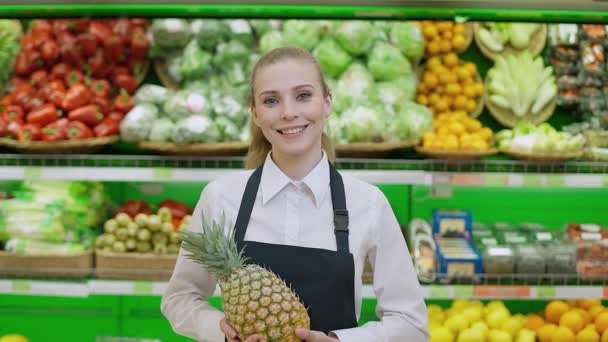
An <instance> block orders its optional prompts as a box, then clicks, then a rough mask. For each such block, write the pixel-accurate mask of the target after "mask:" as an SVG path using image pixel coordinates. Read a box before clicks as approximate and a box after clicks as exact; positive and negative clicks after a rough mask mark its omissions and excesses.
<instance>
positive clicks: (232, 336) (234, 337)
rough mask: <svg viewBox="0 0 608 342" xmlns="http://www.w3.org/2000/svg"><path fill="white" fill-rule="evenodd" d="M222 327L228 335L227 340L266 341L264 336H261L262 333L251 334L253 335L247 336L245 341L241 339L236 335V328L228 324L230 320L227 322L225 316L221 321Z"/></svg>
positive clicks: (235, 341) (231, 341) (237, 341)
mask: <svg viewBox="0 0 608 342" xmlns="http://www.w3.org/2000/svg"><path fill="white" fill-rule="evenodd" d="M220 329H221V330H222V332H223V333H224V335H225V336H226V341H227V342H262V341H266V340H264V339H263V338H262V337H260V335H251V336H249V337H247V338H246V339H245V340H244V341H241V340H239V338H238V336H237V335H236V331H235V330H234V328H232V327H231V326H230V324H228V322H226V319H225V318H222V320H221V321H220Z"/></svg>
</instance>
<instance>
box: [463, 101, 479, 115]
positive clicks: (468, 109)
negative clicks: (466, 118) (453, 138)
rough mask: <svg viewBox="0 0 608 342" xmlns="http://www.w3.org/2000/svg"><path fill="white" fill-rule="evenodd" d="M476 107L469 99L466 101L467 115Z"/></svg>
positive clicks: (475, 103) (475, 102)
mask: <svg viewBox="0 0 608 342" xmlns="http://www.w3.org/2000/svg"><path fill="white" fill-rule="evenodd" d="M476 107H477V101H475V100H471V99H470V100H468V101H467V107H466V108H465V109H466V110H467V113H472V112H473V111H474V110H475V108H476Z"/></svg>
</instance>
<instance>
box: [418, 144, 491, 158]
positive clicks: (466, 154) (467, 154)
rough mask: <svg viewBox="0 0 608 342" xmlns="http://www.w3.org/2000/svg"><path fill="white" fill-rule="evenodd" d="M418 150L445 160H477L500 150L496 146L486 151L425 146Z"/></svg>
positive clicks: (419, 147)
mask: <svg viewBox="0 0 608 342" xmlns="http://www.w3.org/2000/svg"><path fill="white" fill-rule="evenodd" d="M416 152H418V153H420V154H424V155H426V156H428V157H431V158H433V159H443V160H477V159H481V158H484V157H488V156H491V155H494V154H496V153H498V150H497V149H495V148H490V149H489V150H486V151H474V150H471V151H466V150H463V151H450V150H436V149H430V148H424V147H421V146H417V147H416Z"/></svg>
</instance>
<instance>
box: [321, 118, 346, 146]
mask: <svg viewBox="0 0 608 342" xmlns="http://www.w3.org/2000/svg"><path fill="white" fill-rule="evenodd" d="M326 127H327V134H328V135H329V137H330V138H331V141H332V142H333V143H335V144H345V143H347V142H348V141H346V138H345V137H344V123H343V120H342V117H341V116H340V115H330V116H329V119H327V126H326Z"/></svg>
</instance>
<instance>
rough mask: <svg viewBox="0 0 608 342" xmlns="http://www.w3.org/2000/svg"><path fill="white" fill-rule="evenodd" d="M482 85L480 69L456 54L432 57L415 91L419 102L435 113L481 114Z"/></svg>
mask: <svg viewBox="0 0 608 342" xmlns="http://www.w3.org/2000/svg"><path fill="white" fill-rule="evenodd" d="M482 94H483V84H482V82H481V79H480V78H479V74H478V72H477V67H476V66H475V64H473V63H471V62H463V61H461V60H460V58H459V57H458V56H457V55H456V54H454V53H449V54H447V55H445V56H442V57H432V58H429V59H428V60H427V62H426V64H425V67H424V70H423V71H422V76H421V77H420V83H419V84H418V88H417V89H416V102H418V103H419V104H422V105H424V106H427V107H429V109H430V110H431V111H432V112H433V113H434V114H435V115H438V114H440V113H444V112H447V111H454V110H461V111H465V112H466V113H468V114H475V115H479V113H480V110H479V109H480V108H479V105H480V99H481V95H482Z"/></svg>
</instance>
